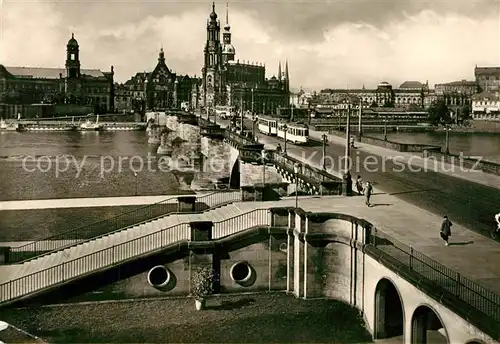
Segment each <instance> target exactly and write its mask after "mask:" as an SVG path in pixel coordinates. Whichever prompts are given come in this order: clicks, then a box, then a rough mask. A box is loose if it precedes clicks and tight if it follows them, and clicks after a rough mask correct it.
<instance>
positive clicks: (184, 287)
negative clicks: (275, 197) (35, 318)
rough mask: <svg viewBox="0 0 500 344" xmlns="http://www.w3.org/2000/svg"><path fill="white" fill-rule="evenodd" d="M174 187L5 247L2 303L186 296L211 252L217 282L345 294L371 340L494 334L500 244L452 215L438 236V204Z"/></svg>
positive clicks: (479, 338)
mask: <svg viewBox="0 0 500 344" xmlns="http://www.w3.org/2000/svg"><path fill="white" fill-rule="evenodd" d="M240 136H241V135H240ZM237 139H238V140H242V139H241V137H237ZM232 142H233V144H234V141H232ZM256 153H259V152H256ZM284 159H286V161H289V160H288V158H287V157H285V158H284ZM297 160H298V159H297ZM303 176H304V174H302V175H301V177H303ZM315 182H316V180H315ZM248 192H251V190H250V191H248ZM254 192H255V191H254ZM172 197H175V200H172V199H168V200H164V201H161V202H158V203H155V204H150V205H147V206H144V207H141V208H139V209H137V210H134V211H132V212H129V213H125V214H121V215H119V216H116V217H112V218H109V219H105V220H103V221H99V222H97V223H93V224H86V225H84V226H81V227H79V228H75V229H73V230H71V231H67V232H64V233H60V234H58V235H56V236H53V237H50V238H44V239H41V240H37V241H34V242H29V243H26V244H25V245H24V247H19V246H17V247H3V248H2V250H0V252H2V253H1V254H0V262H2V263H3V264H4V265H0V306H15V305H30V304H32V303H33V304H40V303H42V304H43V303H48V302H54V301H60V300H61V299H68V298H71V297H73V296H76V295H78V296H79V297H82V298H84V299H85V298H87V299H89V300H92V297H93V296H92V295H95V292H96V291H97V292H98V293H99V295H101V296H102V295H108V297H109V298H110V299H112V298H114V297H115V295H110V294H109V290H110V289H113V290H119V292H120V293H121V294H120V295H122V297H124V298H137V297H148V296H163V295H188V294H189V292H190V290H191V284H190V283H191V278H190V277H191V271H193V270H194V269H196V267H198V266H202V265H203V264H207V262H210V263H209V264H212V267H213V268H214V269H215V270H216V271H218V272H219V275H220V280H219V281H218V282H217V283H216V285H214V287H215V290H216V291H217V292H234V291H263V290H277V291H286V292H289V293H292V294H294V295H295V296H297V297H301V298H305V299H308V298H313V297H330V298H336V299H340V300H343V301H345V302H347V303H349V304H351V305H353V306H354V307H357V308H358V309H359V310H360V311H361V314H362V316H363V318H364V320H365V322H366V324H367V327H368V329H369V330H370V331H371V332H372V333H373V336H374V338H376V339H381V338H393V339H394V342H398V341H399V342H403V343H434V342H443V343H450V344H454V343H464V344H478V343H482V344H486V343H497V342H498V340H499V339H500V333H499V330H500V296H499V293H500V283H499V282H500V270H499V269H498V268H497V264H491V263H485V262H487V261H489V262H491V261H495V258H494V257H499V256H500V247H499V246H498V245H497V244H496V243H494V242H492V241H491V240H488V239H485V238H482V237H480V236H479V235H477V234H475V233H473V232H470V231H468V230H466V229H465V228H462V227H460V226H457V225H455V226H454V227H457V228H455V229H454V230H455V232H454V233H456V234H454V238H455V237H456V238H457V239H458V240H459V242H457V245H456V246H450V247H444V246H443V244H442V242H441V241H440V239H439V237H438V235H436V229H435V227H436V223H439V220H440V218H439V217H436V216H432V215H430V214H429V213H427V212H425V211H422V210H420V209H418V208H415V207H412V206H410V205H408V204H405V203H404V202H398V203H397V204H391V202H392V201H393V200H392V198H391V196H389V195H377V196H376V199H377V203H379V204H376V206H375V207H373V208H367V207H366V206H364V203H363V200H362V199H361V198H360V197H340V196H325V197H304V196H302V197H297V198H295V197H285V198H284V199H282V200H280V201H274V202H242V198H241V197H242V192H241V190H229V191H227V192H219V193H213V194H212V196H208V195H207V196H205V195H203V196H200V197H194V196H193V195H179V196H172ZM202 197H205V198H202ZM250 199H251V198H250ZM172 204H173V205H174V207H172ZM380 207H383V208H382V209H383V211H381V210H380V209H381V208H380ZM408 224H411V226H408ZM413 228H415V230H412V229H413ZM457 239H455V240H457ZM471 242H473V243H474V244H470V245H469V243H471ZM445 250H447V251H445ZM2 258H3V259H2ZM2 263H0V264H2ZM449 267H453V268H452V269H451V268H449ZM110 286H112V288H109V287H110ZM106 293H108V294H106ZM393 339H391V340H393Z"/></svg>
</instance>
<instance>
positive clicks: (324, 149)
mask: <svg viewBox="0 0 500 344" xmlns="http://www.w3.org/2000/svg"><path fill="white" fill-rule="evenodd" d="M321 138H322V139H323V170H326V161H325V158H326V143H327V142H328V136H327V135H326V134H323V135H322V136H321Z"/></svg>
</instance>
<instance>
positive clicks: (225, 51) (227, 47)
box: [222, 44, 235, 54]
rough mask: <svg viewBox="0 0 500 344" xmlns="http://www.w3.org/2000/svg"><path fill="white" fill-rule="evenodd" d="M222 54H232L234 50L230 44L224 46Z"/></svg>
mask: <svg viewBox="0 0 500 344" xmlns="http://www.w3.org/2000/svg"><path fill="white" fill-rule="evenodd" d="M222 53H223V54H234V53H235V50H234V47H233V46H232V45H231V44H226V45H224V49H223V50H222Z"/></svg>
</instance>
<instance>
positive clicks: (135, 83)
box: [115, 48, 197, 110]
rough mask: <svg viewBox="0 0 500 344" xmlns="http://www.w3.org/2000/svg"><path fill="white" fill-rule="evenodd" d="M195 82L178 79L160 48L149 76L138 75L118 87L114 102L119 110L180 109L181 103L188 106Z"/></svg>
mask: <svg viewBox="0 0 500 344" xmlns="http://www.w3.org/2000/svg"><path fill="white" fill-rule="evenodd" d="M193 83H194V84H196V83H197V80H196V78H190V77H189V76H188V75H177V74H176V73H174V72H172V71H171V70H170V69H169V68H168V66H167V64H166V63H165V52H164V51H163V48H161V49H160V53H159V54H158V63H157V64H156V67H155V68H154V69H153V71H152V72H139V73H136V74H135V75H134V76H132V77H131V78H130V79H129V80H127V81H126V82H125V83H124V84H120V85H117V86H116V88H117V93H116V100H115V102H116V103H117V104H118V106H119V107H118V110H128V109H130V110H146V109H149V110H162V109H172V108H180V105H181V103H182V102H191V97H192V95H191V93H192V86H193Z"/></svg>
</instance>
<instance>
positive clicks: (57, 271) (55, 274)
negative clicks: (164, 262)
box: [0, 209, 270, 304]
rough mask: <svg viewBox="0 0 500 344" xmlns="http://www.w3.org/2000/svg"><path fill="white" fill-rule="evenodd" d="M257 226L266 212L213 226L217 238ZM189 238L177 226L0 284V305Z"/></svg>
mask: <svg viewBox="0 0 500 344" xmlns="http://www.w3.org/2000/svg"><path fill="white" fill-rule="evenodd" d="M256 221H257V222H258V223H256ZM258 224H260V225H269V224H270V217H269V215H268V210H267V209H257V210H252V211H250V212H247V213H244V214H240V215H237V216H234V217H232V218H230V219H226V220H223V221H219V222H214V227H215V228H216V230H215V231H216V232H217V233H218V235H217V237H222V236H228V235H231V234H234V233H237V232H239V231H242V230H245V229H248V228H251V227H255V226H256V225H258ZM223 233H227V234H223ZM191 235H192V231H191V228H190V225H189V223H181V224H177V225H174V226H171V227H169V228H165V229H162V230H159V231H157V232H154V233H150V234H146V235H143V236H140V237H137V238H134V239H131V240H128V241H126V242H124V243H121V244H117V245H113V246H111V247H107V248H105V249H102V250H99V251H96V252H92V253H89V254H87V255H84V256H81V257H78V258H75V259H71V260H68V261H65V262H62V263H60V264H57V265H54V266H51V267H49V268H46V269H43V270H39V271H36V272H33V273H30V274H28V275H26V276H22V277H19V278H17V279H14V280H11V281H8V282H5V283H3V284H0V304H2V303H4V302H7V301H12V300H14V299H17V298H21V297H23V296H26V295H28V294H31V293H35V292H39V291H42V290H44V289H47V288H49V287H51V286H54V285H57V284H60V283H64V282H69V281H70V280H73V279H76V278H79V277H83V276H85V275H88V274H89V273H93V272H96V271H98V270H101V269H105V268H109V267H112V266H114V265H116V264H118V263H123V262H126V261H129V260H132V259H136V258H138V257H140V256H143V255H145V254H151V253H154V252H155V251H157V250H161V249H164V248H165V247H166V246H168V245H171V244H175V243H179V242H182V241H190V240H191Z"/></svg>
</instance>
